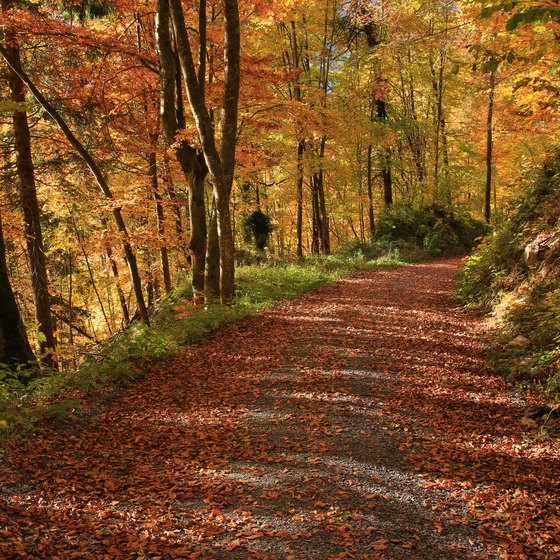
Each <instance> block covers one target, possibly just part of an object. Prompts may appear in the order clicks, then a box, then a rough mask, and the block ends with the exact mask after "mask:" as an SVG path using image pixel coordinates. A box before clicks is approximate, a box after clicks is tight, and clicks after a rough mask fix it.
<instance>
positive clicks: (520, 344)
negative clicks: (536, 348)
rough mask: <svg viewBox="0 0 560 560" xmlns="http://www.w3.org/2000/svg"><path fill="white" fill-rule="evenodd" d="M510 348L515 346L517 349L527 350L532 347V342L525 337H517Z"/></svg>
mask: <svg viewBox="0 0 560 560" xmlns="http://www.w3.org/2000/svg"><path fill="white" fill-rule="evenodd" d="M509 345H510V346H515V347H516V348H527V347H529V346H531V341H530V340H529V339H528V338H527V337H526V336H523V335H521V334H520V335H519V336H516V337H515V338H514V339H513V340H512V341H511V342H510V343H509Z"/></svg>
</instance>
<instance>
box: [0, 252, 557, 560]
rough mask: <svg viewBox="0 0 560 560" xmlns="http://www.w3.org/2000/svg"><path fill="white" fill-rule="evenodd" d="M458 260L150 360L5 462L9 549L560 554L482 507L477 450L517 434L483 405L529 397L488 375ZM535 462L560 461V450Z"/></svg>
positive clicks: (131, 553) (381, 277)
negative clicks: (92, 412)
mask: <svg viewBox="0 0 560 560" xmlns="http://www.w3.org/2000/svg"><path fill="white" fill-rule="evenodd" d="M459 264H460V261H459V259H445V260H439V261H434V262H429V263H422V264H417V265H413V266H410V267H399V268H385V269H376V270H371V271H367V272H362V273H358V274H355V275H352V276H349V277H347V278H344V279H342V280H340V281H338V282H335V283H332V284H329V285H327V286H324V287H323V288H321V289H319V290H317V291H315V292H312V293H309V294H307V295H304V296H302V297H300V298H298V299H296V300H294V301H291V302H285V303H282V304H279V305H277V306H275V307H274V308H273V309H271V310H269V311H267V312H265V313H263V314H261V315H260V316H258V317H254V318H250V319H247V320H244V321H242V322H240V323H238V324H237V325H236V326H235V327H233V328H232V329H231V330H228V331H221V332H218V333H215V334H214V335H213V336H211V337H210V338H208V339H207V340H205V341H203V342H201V343H199V344H197V345H194V346H192V347H189V348H187V349H186V350H185V351H184V352H182V353H181V354H180V355H178V356H177V357H176V358H175V359H174V360H172V361H170V362H166V363H164V364H158V365H157V366H155V367H153V369H152V370H151V371H149V372H148V373H147V375H146V377H145V379H144V380H143V381H141V382H140V383H138V384H137V385H135V386H133V387H130V388H129V389H127V390H126V391H125V392H124V393H123V394H122V395H121V396H119V397H118V398H117V399H116V400H115V401H114V402H113V403H112V404H111V405H110V406H108V407H107V408H106V409H104V410H103V411H101V412H100V413H99V414H97V415H96V416H95V417H94V418H93V419H91V421H90V422H89V423H88V425H87V426H86V427H85V428H84V429H83V430H81V431H79V432H77V433H75V434H74V435H69V434H68V433H66V434H65V435H61V434H59V435H56V434H51V435H44V436H43V437H42V438H41V439H39V440H38V441H36V442H34V443H33V445H31V446H30V447H29V448H27V449H20V450H12V451H11V452H10V453H9V454H7V455H6V456H4V457H0V460H1V461H2V464H0V477H1V480H2V489H1V492H0V558H2V559H6V560H11V559H14V560H15V559H20V558H37V559H50V558H53V559H54V558H57V559H67V558H76V559H83V560H89V559H107V560H108V559H112V560H113V559H120V558H132V559H147V558H154V559H155V558H161V559H166V560H167V559H174V558H176V559H179V558H181V559H196V558H217V559H233V560H235V559H248V558H254V559H261V560H264V559H286V560H289V559H293V560H295V559H301V560H307V559H310V560H314V559H316V560H326V559H330V558H332V559H335V558H339V559H343V558H356V559H362V560H375V559H409V558H418V559H426V560H428V559H441V560H447V559H449V560H451V559H454V558H457V559H463V558H472V557H478V558H495V557H498V556H497V555H496V551H497V550H500V547H501V549H502V551H505V550H509V554H510V556H509V558H520V559H521V558H540V557H542V558H547V557H550V558H552V557H553V556H552V555H551V556H547V554H548V550H550V551H552V550H553V549H552V548H546V546H547V544H548V543H546V542H545V543H544V545H543V544H542V543H541V544H539V547H540V548H539V550H538V551H537V553H536V554H537V555H529V556H524V554H526V551H527V550H529V549H528V548H527V547H530V543H528V542H526V541H527V538H526V537H524V539H525V540H523V539H522V538H521V537H520V536H519V535H517V534H512V533H511V531H510V529H508V528H505V529H504V531H505V532H504V535H505V536H503V535H502V534H501V533H500V530H498V531H497V532H496V530H495V520H494V519H492V522H491V523H490V522H488V523H486V524H485V522H484V519H482V520H481V519H476V518H475V517H474V516H473V515H474V514H473V511H474V510H473V507H474V508H476V507H478V506H476V503H475V502H476V499H477V496H478V494H479V493H480V492H479V490H480V488H481V484H482V483H483V482H484V481H485V480H487V478H488V476H490V480H491V481H494V482H495V483H496V485H500V484H506V483H505V481H501V480H496V477H499V465H500V463H498V467H497V470H496V469H494V470H492V469H493V467H492V465H493V464H494V463H493V461H494V462H495V458H496V457H495V456H491V451H492V448H491V446H490V447H487V448H486V450H485V449H484V446H482V447H480V448H479V447H477V442H478V443H480V441H481V440H480V438H483V437H487V438H492V437H502V436H503V435H504V434H503V433H502V432H500V431H499V432H498V435H496V432H495V430H496V422H494V423H493V424H492V425H491V426H490V425H489V424H484V422H483V423H482V426H483V428H484V429H486V428H488V430H492V434H491V435H489V434H488V432H484V433H482V434H480V433H476V434H475V430H476V429H478V428H476V427H475V423H476V421H477V420H476V418H478V416H480V415H481V414H482V415H486V416H485V417H484V418H486V417H487V416H490V415H494V416H495V417H496V418H498V416H499V418H504V417H505V418H507V415H508V414H509V415H510V416H511V417H512V418H513V417H515V415H516V414H518V412H519V410H520V408H521V407H522V406H523V403H521V402H518V401H516V400H515V399H513V398H511V397H509V396H508V395H507V394H506V393H505V391H504V388H503V384H502V382H501V380H499V379H497V378H495V377H492V376H490V375H488V374H487V371H486V370H487V368H486V365H485V363H484V360H483V357H482V350H483V348H482V343H481V341H480V340H479V338H478V337H477V336H476V334H475V333H474V331H473V328H474V327H475V326H476V324H477V320H476V319H475V318H473V317H470V316H469V315H467V314H466V313H465V312H464V311H463V310H462V309H460V308H459V306H458V304H457V302H456V301H455V300H454V299H453V297H452V288H453V284H454V281H455V277H456V273H457V270H458V266H459ZM452 389H453V390H455V392H454V393H452V392H451V390H452ZM457 395H460V397H459V398H457ZM477 415H478V416H477ZM504 424H505V423H504ZM505 425H507V424H505ZM476 426H480V423H478V424H476ZM489 426H490V427H489ZM504 430H507V428H504ZM446 434H449V436H448V435H446ZM458 434H459V435H458ZM461 438H462V439H461ZM473 438H474V439H473ZM477 438H479V439H478V440H477ZM473 441H474V442H475V443H474V444H472V442H473ZM484 441H487V443H488V440H484ZM490 443H491V442H490ZM469 445H473V447H471V448H469ZM480 449H482V451H483V452H484V453H486V455H487V456H488V457H486V463H485V458H484V457H485V456H482V455H480V453H479V451H480ZM454 465H455V467H456V469H455V470H454ZM469 465H470V466H469ZM539 465H541V466H542V465H544V466H545V467H546V468H550V469H551V470H550V473H549V474H548V476H549V477H553V475H552V472H554V469H556V472H559V470H558V459H557V456H554V455H553V454H552V453H549V454H548V455H547V454H546V453H544V452H543V455H542V456H541V457H540V463H539ZM494 466H495V465H494ZM514 467H515V468H519V474H520V476H524V475H525V473H526V470H527V469H529V470H530V469H531V467H533V468H535V464H533V465H531V464H529V463H527V464H525V463H523V464H519V465H518V466H515V465H514ZM539 468H540V467H539ZM547 472H548V471H547ZM482 474H484V475H485V476H486V478H484V477H483V476H482ZM492 477H494V478H492ZM548 483H549V489H550V488H552V492H554V491H555V488H556V490H557V486H556V487H555V486H554V484H557V480H556V481H552V482H551V480H548ZM551 484H552V486H551ZM512 488H513V487H512ZM484 489H485V490H486V487H484ZM508 491H509V490H508ZM506 493H507V492H506ZM512 493H513V490H512ZM545 497H546V498H547V499H549V500H550V496H548V497H547V496H543V499H544V498H545ZM462 500H463V501H464V502H462ZM473 501H474V502H473ZM473 503H474V506H473ZM552 504H553V502H552ZM543 507H544V506H543ZM545 513H546V512H545ZM541 514H542V515H540V518H541V519H544V521H543V523H551V524H552V523H553V521H554V518H553V515H554V513H553V511H552V510H551V511H549V512H548V513H547V514H546V515H544V513H542V512H541ZM544 529H546V526H545V527H544ZM544 529H543V534H544ZM522 532H523V529H522V528H520V529H519V534H520V535H521V534H522ZM518 536H519V538H517V537H518ZM500 539H502V540H503V539H505V540H506V541H507V542H506V543H505V544H504V543H503V542H500ZM541 540H542V539H541ZM510 545H511V548H510ZM514 546H517V547H518V548H517V549H514V548H513V547H514ZM551 546H552V545H551ZM542 550H544V551H545V552H542V555H541V552H539V551H542ZM533 552H534V551H533Z"/></svg>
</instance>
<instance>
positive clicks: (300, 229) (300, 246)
mask: <svg viewBox="0 0 560 560" xmlns="http://www.w3.org/2000/svg"><path fill="white" fill-rule="evenodd" d="M304 152H305V142H304V141H303V140H299V141H298V146H297V173H298V176H297V186H296V189H297V217H296V232H297V256H298V257H303V154H304Z"/></svg>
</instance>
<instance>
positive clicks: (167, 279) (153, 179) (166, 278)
mask: <svg viewBox="0 0 560 560" xmlns="http://www.w3.org/2000/svg"><path fill="white" fill-rule="evenodd" d="M148 173H149V176H150V186H151V193H150V194H151V195H152V196H153V197H154V200H155V202H156V223H157V232H158V242H159V255H160V263H161V273H162V276H163V286H164V288H165V291H166V293H169V292H170V291H171V271H170V269H169V253H168V251H167V245H166V241H165V215H164V212H163V204H162V202H161V201H162V198H161V195H160V193H159V185H158V176H157V155H156V152H155V151H153V152H150V153H149V154H148Z"/></svg>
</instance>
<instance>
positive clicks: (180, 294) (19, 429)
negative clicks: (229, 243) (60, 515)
mask: <svg viewBox="0 0 560 560" xmlns="http://www.w3.org/2000/svg"><path fill="white" fill-rule="evenodd" d="M411 255H412V252H411V251H409V255H408V256H411ZM407 260H411V259H407ZM404 262H405V259H403V257H401V255H400V252H399V249H398V248H397V247H393V246H391V247H389V246H385V245H382V244H379V245H377V246H375V247H372V246H368V245H367V244H353V245H350V246H348V247H346V248H344V249H343V250H342V251H340V252H339V253H337V254H334V255H329V256H324V257H313V258H308V259H305V260H302V261H293V262H285V263H276V264H274V265H270V264H260V265H258V264H253V265H249V266H240V267H239V268H237V272H236V286H237V298H236V300H235V303H234V304H232V305H231V306H219V305H215V306H210V307H209V308H206V309H204V308H197V307H194V306H193V305H192V303H191V301H192V291H191V288H190V284H189V282H188V281H187V279H185V281H184V283H183V284H182V285H180V286H179V287H178V288H177V289H176V290H174V291H173V292H172V293H171V294H170V295H169V296H167V297H166V298H164V299H163V300H162V301H160V302H159V304H158V306H157V307H156V308H155V309H154V310H152V317H151V322H152V326H151V327H150V328H148V327H146V326H144V325H141V324H133V325H131V326H130V327H129V328H128V329H126V330H125V331H123V332H122V333H119V334H118V335H115V336H113V337H112V338H111V339H109V340H107V341H105V342H104V343H102V344H101V345H99V346H96V347H90V348H89V349H88V350H87V352H86V353H85V357H84V360H83V363H82V365H81V367H80V368H79V370H78V371H73V372H65V373H60V372H54V371H51V372H48V371H45V372H44V375H42V376H41V377H39V378H37V379H33V380H31V381H29V379H26V373H25V368H22V369H21V370H20V371H19V372H18V373H17V376H14V374H13V372H11V371H10V370H9V369H8V368H5V369H2V368H1V367H0V441H1V440H4V441H6V440H10V439H14V438H16V437H19V436H24V435H26V434H29V433H31V432H32V431H33V430H34V429H36V428H37V427H39V426H40V425H41V423H42V422H43V421H44V420H46V419H47V418H50V417H54V416H58V417H61V418H68V417H69V416H70V417H71V416H72V415H73V414H74V411H75V410H76V409H77V408H78V407H79V404H80V400H82V399H83V398H84V396H85V395H92V394H96V393H100V392H103V391H104V390H105V389H106V388H107V387H108V386H109V385H110V384H113V385H114V384H118V385H121V384H127V383H129V382H131V381H133V380H135V379H138V378H139V377H141V375H142V371H143V370H145V369H146V368H145V366H146V365H148V364H151V363H154V362H157V361H158V360H163V359H167V358H169V357H171V356H173V355H175V354H176V353H177V352H178V351H179V350H180V349H181V347H183V346H184V345H186V344H191V343H193V342H196V341H198V340H200V339H202V338H204V337H205V336H206V335H208V334H209V333H211V332H213V331H215V330H217V329H219V328H227V327H229V326H230V325H232V324H233V323H234V322H235V321H238V320H239V319H242V318H245V317H248V316H251V315H255V314H256V313H258V312H259V311H260V310H262V309H265V308H267V307H270V306H272V305H273V304H275V303H277V302H279V301H281V300H285V299H290V298H294V297H296V296H298V295H300V294H302V293H304V292H307V291H310V290H313V289H315V288H317V287H319V286H321V285H322V284H325V283H326V282H329V281H331V280H334V279H336V278H338V277H340V276H342V275H344V274H348V273H351V272H354V271H357V270H365V269H368V268H372V267H375V266H387V265H399V264H404Z"/></svg>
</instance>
